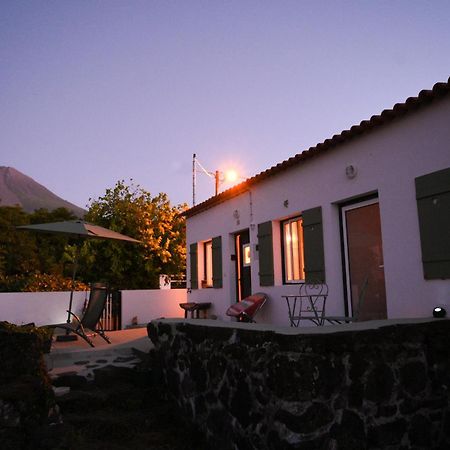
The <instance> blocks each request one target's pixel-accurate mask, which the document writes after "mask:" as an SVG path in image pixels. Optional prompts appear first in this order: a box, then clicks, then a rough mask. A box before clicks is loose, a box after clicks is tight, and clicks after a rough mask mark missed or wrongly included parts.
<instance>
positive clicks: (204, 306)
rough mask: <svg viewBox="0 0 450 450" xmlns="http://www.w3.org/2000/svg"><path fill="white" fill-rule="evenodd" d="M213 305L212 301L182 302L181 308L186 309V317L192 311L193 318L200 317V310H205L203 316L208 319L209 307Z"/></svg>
mask: <svg viewBox="0 0 450 450" xmlns="http://www.w3.org/2000/svg"><path fill="white" fill-rule="evenodd" d="M210 307H211V302H205V303H195V302H190V303H180V308H181V309H184V318H185V319H186V318H187V316H188V313H190V317H191V319H200V311H203V314H202V315H203V318H204V319H206V317H207V314H208V312H207V311H208V309H209V308H210Z"/></svg>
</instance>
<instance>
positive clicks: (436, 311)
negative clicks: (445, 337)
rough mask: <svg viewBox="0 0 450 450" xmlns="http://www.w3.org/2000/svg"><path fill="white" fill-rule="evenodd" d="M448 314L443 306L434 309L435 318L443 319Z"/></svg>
mask: <svg viewBox="0 0 450 450" xmlns="http://www.w3.org/2000/svg"><path fill="white" fill-rule="evenodd" d="M446 314H447V311H446V310H445V308H443V307H442V306H435V307H434V308H433V317H436V318H442V317H445V316H446Z"/></svg>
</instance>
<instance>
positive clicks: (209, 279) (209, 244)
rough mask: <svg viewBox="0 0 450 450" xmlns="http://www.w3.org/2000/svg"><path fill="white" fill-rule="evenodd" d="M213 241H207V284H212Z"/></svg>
mask: <svg viewBox="0 0 450 450" xmlns="http://www.w3.org/2000/svg"><path fill="white" fill-rule="evenodd" d="M212 273H213V268H212V242H211V241H209V242H205V281H206V285H207V286H212V284H213V279H212Z"/></svg>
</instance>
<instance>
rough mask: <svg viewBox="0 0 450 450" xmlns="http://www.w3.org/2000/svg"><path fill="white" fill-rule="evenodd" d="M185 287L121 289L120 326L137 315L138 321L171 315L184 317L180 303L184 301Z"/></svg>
mask: <svg viewBox="0 0 450 450" xmlns="http://www.w3.org/2000/svg"><path fill="white" fill-rule="evenodd" d="M186 295H187V294H186V289H152V290H135V291H122V328H125V327H126V326H127V325H130V324H131V323H132V319H133V317H137V322H138V323H141V324H142V323H148V322H150V321H151V320H154V319H159V318H161V317H164V318H172V317H184V310H182V309H181V308H180V303H185V302H186Z"/></svg>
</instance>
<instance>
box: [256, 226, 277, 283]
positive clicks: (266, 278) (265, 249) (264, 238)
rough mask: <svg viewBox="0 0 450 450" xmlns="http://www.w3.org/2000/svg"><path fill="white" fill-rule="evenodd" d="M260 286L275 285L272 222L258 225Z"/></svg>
mask: <svg viewBox="0 0 450 450" xmlns="http://www.w3.org/2000/svg"><path fill="white" fill-rule="evenodd" d="M258 249H259V284H260V286H273V285H274V271H273V242H272V222H270V221H269V222H264V223H260V224H259V225H258Z"/></svg>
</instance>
